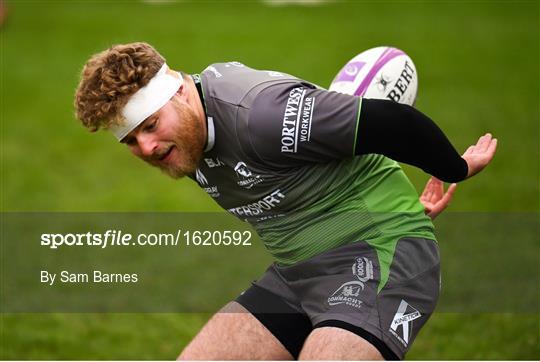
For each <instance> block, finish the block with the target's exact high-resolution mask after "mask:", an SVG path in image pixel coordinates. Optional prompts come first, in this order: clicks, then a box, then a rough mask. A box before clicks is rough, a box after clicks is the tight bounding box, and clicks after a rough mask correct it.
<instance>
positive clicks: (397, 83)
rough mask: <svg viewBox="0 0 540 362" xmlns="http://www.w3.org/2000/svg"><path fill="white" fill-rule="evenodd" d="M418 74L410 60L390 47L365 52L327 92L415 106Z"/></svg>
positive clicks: (347, 67)
mask: <svg viewBox="0 0 540 362" xmlns="http://www.w3.org/2000/svg"><path fill="white" fill-rule="evenodd" d="M417 89H418V74H417V73H416V67H415V66H414V63H413V61H412V59H411V58H410V57H409V56H408V55H407V54H405V52H404V51H402V50H400V49H397V48H392V47H377V48H372V49H369V50H366V51H365V52H362V53H360V54H358V55H357V56H355V57H354V58H352V59H351V60H350V61H349V62H348V63H347V64H345V66H344V67H343V68H342V69H341V70H340V71H339V73H338V74H337V75H336V77H335V78H334V80H333V81H332V84H331V85H330V88H329V90H331V91H336V92H339V93H345V94H351V95H356V96H360V97H365V98H379V99H390V100H393V101H395V102H399V103H404V104H408V105H410V106H412V105H414V102H415V100H416V91H417Z"/></svg>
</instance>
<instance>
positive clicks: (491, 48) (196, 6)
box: [0, 1, 540, 359]
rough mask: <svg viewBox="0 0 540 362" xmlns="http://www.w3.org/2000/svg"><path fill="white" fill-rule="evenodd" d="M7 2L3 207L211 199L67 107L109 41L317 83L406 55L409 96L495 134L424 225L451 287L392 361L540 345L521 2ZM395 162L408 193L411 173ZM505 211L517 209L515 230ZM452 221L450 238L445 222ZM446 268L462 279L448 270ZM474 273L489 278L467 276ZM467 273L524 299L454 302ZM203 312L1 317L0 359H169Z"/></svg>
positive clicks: (185, 205)
mask: <svg viewBox="0 0 540 362" xmlns="http://www.w3.org/2000/svg"><path fill="white" fill-rule="evenodd" d="M7 7H8V16H7V19H6V23H5V24H4V25H3V27H2V29H1V30H0V36H1V56H0V62H1V64H0V69H1V71H0V76H1V78H0V88H1V89H0V91H1V94H0V106H1V114H0V116H1V122H0V134H1V135H0V136H1V145H0V153H1V182H0V184H1V192H0V196H1V205H0V209H1V211H2V212H3V213H12V212H30V211H32V212H36V211H40V212H89V211H97V212H111V211H115V212H119V211H127V212H163V211H167V212H183V211H197V212H215V211H218V210H219V208H218V206H217V205H216V204H215V203H214V202H213V201H212V200H211V198H209V197H208V196H207V195H206V194H205V193H204V192H203V191H202V190H200V189H199V188H198V186H197V185H195V184H194V183H192V182H190V181H189V180H181V181H173V180H170V179H168V178H166V177H163V176H162V175H161V174H160V173H159V172H158V171H155V170H150V169H148V167H147V166H146V165H144V164H143V163H142V162H140V161H138V160H136V159H134V158H133V157H132V156H130V155H129V153H128V152H127V150H126V149H125V148H123V147H120V146H118V145H116V143H115V141H114V139H113V137H112V136H111V135H110V134H107V133H98V134H93V135H91V134H89V133H88V132H87V131H86V130H85V129H84V128H83V127H82V126H80V125H79V124H78V122H77V121H76V120H75V119H74V117H73V106H72V102H73V92H74V89H75V87H76V85H77V82H78V76H79V72H80V70H81V68H82V65H83V64H84V62H85V61H86V59H87V58H88V57H89V56H90V55H91V54H92V53H95V52H98V51H101V50H102V49H104V48H106V47H108V46H110V45H112V44H116V43H125V42H132V41H147V42H149V43H151V44H153V45H154V46H155V47H156V48H157V49H158V50H160V52H161V53H162V54H163V55H164V56H165V57H166V58H167V62H168V64H169V65H170V66H172V67H173V68H176V69H181V70H184V71H186V72H193V73H194V72H200V71H201V70H202V69H204V68H205V67H206V66H207V65H208V64H210V63H213V62H218V61H230V60H237V61H241V62H243V63H245V64H247V65H250V66H252V67H254V68H259V69H273V70H279V71H283V72H287V73H291V74H294V75H297V76H299V77H302V78H305V79H308V80H310V81H312V82H315V83H317V84H320V85H328V84H329V83H330V81H331V80H332V79H333V77H334V75H335V74H336V73H337V71H338V70H339V69H340V68H341V66H342V65H343V64H344V63H345V62H346V61H348V60H349V59H350V58H351V57H352V56H354V55H356V54H357V53H359V52H360V51H363V50H365V49H368V48H371V47H374V46H379V45H392V46H397V47H399V48H401V49H403V50H405V51H406V52H407V53H408V54H409V55H410V56H411V57H412V58H413V59H414V61H415V64H416V66H417V69H418V71H419V95H418V100H417V107H418V108H419V109H420V110H422V111H424V112H425V113H427V114H428V115H430V116H431V117H432V118H433V119H434V120H436V121H437V123H438V124H439V125H440V126H441V128H442V129H443V130H444V131H445V132H446V133H447V135H448V136H449V138H450V139H451V140H452V141H453V142H454V144H455V145H456V147H457V148H458V149H460V150H464V149H465V148H466V147H467V146H468V145H469V144H470V143H471V142H473V141H475V139H476V138H477V137H478V136H479V135H481V134H482V133H484V132H486V131H490V132H492V133H493V134H494V135H495V136H496V137H497V138H499V150H498V153H497V155H496V158H495V160H494V162H493V163H492V164H491V165H490V166H489V167H488V168H487V169H486V170H485V171H484V172H483V174H482V175H480V176H479V177H477V178H474V179H472V180H469V181H467V182H465V183H464V184H463V185H460V186H459V187H458V191H457V194H456V196H455V199H454V201H453V203H452V205H451V207H450V209H449V211H448V213H449V214H447V215H443V216H442V217H441V220H440V221H439V223H440V226H441V232H442V235H441V234H440V235H439V241H440V242H441V250H442V259H443V272H444V273H443V275H444V276H445V278H446V283H447V284H446V285H448V288H447V290H449V291H450V294H449V295H448V296H444V295H443V298H445V297H447V299H444V300H442V301H441V306H442V308H441V310H440V311H439V312H438V313H437V314H435V315H434V316H433V317H432V321H431V322H430V323H428V324H427V326H426V327H425V329H423V330H422V332H421V334H420V335H419V337H418V338H417V340H416V342H415V345H414V347H413V348H412V350H411V352H410V353H409V355H408V358H410V359H539V358H540V347H539V346H540V314H539V303H540V301H539V299H538V297H539V284H540V283H539V280H538V278H539V276H538V273H537V272H536V270H535V267H536V266H537V265H538V262H540V249H539V244H538V241H539V240H538V235H539V234H538V233H537V230H538V221H535V220H538V216H539V211H540V114H539V112H540V104H539V96H540V94H539V84H540V82H539V81H540V76H539V64H540V55H539V44H540V35H539V32H540V31H539V29H540V27H539V26H540V20H539V14H540V5H539V3H538V2H493V3H492V2H479V1H475V2H463V1H460V2H441V3H439V2H418V1H415V2H396V1H393V2H371V1H354V2H352V1H351V2H341V1H340V2H329V3H323V4H319V5H311V6H304V5H287V6H270V5H268V4H266V3H263V2H255V1H253V2H251V1H234V2H219V1H204V2H203V1H201V2H189V1H178V2H165V3H159V2H156V3H151V2H136V3H135V2H134V3H129V2H120V1H117V2H98V1H88V2H85V1H78V2H64V1H54V2H52V1H51V2H46V1H43V2H42V1H8V2H7ZM405 169H406V172H407V174H408V175H409V176H410V178H411V180H412V181H413V183H414V184H415V185H416V186H417V189H418V190H421V189H422V187H423V183H424V182H425V181H426V179H427V176H426V175H425V174H423V173H422V172H421V171H418V170H416V169H413V168H410V167H405ZM482 215H483V216H482ZM485 215H488V218H489V215H497V217H494V218H491V219H490V220H492V221H493V220H498V221H499V222H498V223H497V224H496V225H495V224H490V223H487V222H486V223H481V222H478V223H477V222H475V221H476V220H482V217H485ZM521 215H524V219H527V220H533V221H532V222H529V223H527V224H526V225H525V226H523V225H522V224H520V218H521ZM3 217H4V216H3ZM449 220H451V221H453V220H456V222H452V223H450V222H449ZM460 220H461V221H463V223H462V222H460ZM465 220H467V222H465ZM471 220H472V222H471ZM465 224H466V225H468V226H467V229H466V230H468V234H467V238H463V236H462V235H460V233H459V231H460V230H463V227H464V226H463V225H465ZM491 236H493V240H495V241H496V242H495V241H494V242H493V244H490V239H489V237H491ZM4 237H5V234H4V231H2V241H1V242H2V249H1V250H2V255H1V258H2V262H4V261H5V260H6V259H8V258H10V255H9V254H8V253H7V252H6V249H5V247H4V246H5V240H4ZM257 250H260V251H262V247H260V249H257ZM486 255H487V256H486ZM18 260H19V259H18ZM29 260H32V258H29ZM24 261H25V259H24V257H22V258H21V259H20V262H21V267H23V266H24V265H23V264H22V263H24ZM267 261H268V260H266V259H265V262H267ZM498 261H503V263H502V264H501V265H500V266H499V265H498V263H496V262H498ZM191 264H192V265H195V266H196V263H195V262H192V263H191ZM201 264H202V263H201ZM463 265H467V267H468V269H467V270H474V271H475V273H476V274H474V275H473V276H469V275H464V274H462V273H463ZM264 266H265V265H256V266H254V269H256V270H254V271H253V275H247V273H245V272H242V273H240V272H238V271H237V272H236V273H237V274H238V275H239V277H240V276H241V277H243V278H246V280H251V279H254V278H256V277H257V275H258V274H259V273H260V271H261V270H263V269H264ZM533 267H534V268H533ZM4 268H5V267H4V266H2V275H3V276H2V279H3V278H4V271H5V269H4ZM178 268H179V270H183V272H184V273H190V272H191V273H196V270H197V268H196V267H194V268H190V269H189V270H188V271H186V270H184V269H182V265H178ZM484 270H488V271H489V273H488V272H486V273H485V275H480V274H482V271H484ZM496 272H499V273H500V279H499V275H497V274H496ZM231 275H235V274H234V273H232V274H231ZM186 277H188V278H189V277H190V274H186ZM459 278H463V279H459ZM467 278H470V279H474V278H477V279H475V280H480V281H482V280H484V281H488V280H489V281H493V285H492V284H489V283H488V284H489V292H484V293H483V294H482V293H480V295H481V296H483V297H486V296H487V297H489V296H491V297H493V298H498V297H499V296H501V295H504V296H505V297H506V298H509V299H515V300H521V298H523V297H522V296H525V297H524V298H525V299H526V300H527V301H529V302H530V303H529V304H527V305H525V306H523V305H520V306H519V307H512V304H504V305H503V307H497V308H495V307H493V308H489V307H487V308H484V309H482V308H476V309H474V310H473V311H472V312H471V311H467V308H466V307H467V306H468V305H477V304H479V303H478V302H480V303H481V302H482V300H476V301H475V300H473V299H474V294H471V293H473V292H474V290H473V289H468V288H470V287H471V285H472V284H473V283H472V282H468V284H467V283H464V284H465V286H466V287H467V288H462V289H461V290H455V283H454V284H452V281H456V280H466V279H467ZM482 278H484V279H482ZM444 282H445V281H444V280H443V283H444ZM498 282H500V285H497V283H498ZM513 283H516V284H513ZM453 286H454V287H453ZM483 286H484V284H481V285H480V287H483ZM506 286H510V287H509V289H505V288H504V287H506ZM5 291H6V289H5V286H4V285H2V286H0V293H4V292H5ZM460 291H461V293H462V294H461V297H459V296H460V294H459V293H460ZM514 293H515V295H514ZM472 302H475V303H472ZM445 303H446V304H445ZM488 304H489V303H488ZM508 305H511V306H510V307H508ZM459 306H461V307H462V308H459ZM205 312H206V311H205ZM208 312H209V311H208ZM209 316H210V314H209V313H203V312H202V311H201V312H200V313H135V314H130V313H125V314H122V313H78V314H77V313H4V314H2V315H1V320H0V347H1V348H0V358H2V359H171V358H175V357H176V356H177V354H178V353H179V351H180V350H181V348H182V346H184V345H185V344H186V343H188V342H189V340H190V339H191V338H192V337H193V336H194V334H195V333H196V332H197V331H198V329H199V328H200V327H201V326H202V325H203V324H204V322H205V321H206V319H207V318H208V317H209Z"/></svg>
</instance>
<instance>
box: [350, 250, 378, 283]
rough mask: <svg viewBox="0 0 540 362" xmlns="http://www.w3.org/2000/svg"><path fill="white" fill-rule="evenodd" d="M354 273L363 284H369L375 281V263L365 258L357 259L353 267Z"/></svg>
mask: <svg viewBox="0 0 540 362" xmlns="http://www.w3.org/2000/svg"><path fill="white" fill-rule="evenodd" d="M352 273H353V275H354V276H356V277H357V278H358V280H360V281H361V282H364V283H365V282H367V281H368V280H371V279H373V263H372V262H371V260H369V259H368V258H366V257H365V256H363V257H359V258H356V260H355V262H354V264H353V266H352Z"/></svg>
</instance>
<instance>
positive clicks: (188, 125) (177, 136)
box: [144, 98, 206, 179]
mask: <svg viewBox="0 0 540 362" xmlns="http://www.w3.org/2000/svg"><path fill="white" fill-rule="evenodd" d="M171 101H172V104H173V107H174V109H175V111H176V112H177V114H178V119H179V122H177V123H175V124H174V126H173V130H172V131H173V135H174V136H173V137H172V139H171V141H169V142H165V143H163V144H162V145H161V147H160V149H159V150H157V151H156V152H155V153H154V154H153V155H152V156H151V157H148V158H144V161H146V162H147V163H149V164H150V165H152V166H154V167H157V168H159V169H160V170H161V171H163V172H164V173H165V174H167V175H168V176H170V177H172V178H174V179H179V178H182V177H184V176H186V175H189V174H192V173H194V172H195V170H196V169H197V167H198V165H199V162H200V160H201V158H202V154H203V148H204V145H205V142H206V139H205V134H206V132H205V129H204V126H203V124H201V121H200V120H199V119H198V118H197V115H196V113H195V111H193V110H192V109H191V108H190V107H189V106H187V105H186V104H183V103H181V102H180V101H178V100H177V99H175V98H173V99H172V100H171ZM172 152H174V155H171V156H173V159H172V160H170V162H166V163H164V162H162V159H163V158H164V157H167V155H168V154H169V153H172Z"/></svg>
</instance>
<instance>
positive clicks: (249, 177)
mask: <svg viewBox="0 0 540 362" xmlns="http://www.w3.org/2000/svg"><path fill="white" fill-rule="evenodd" d="M234 171H235V172H236V176H237V177H238V181H237V184H238V186H242V187H243V188H246V189H248V190H249V189H250V188H252V187H253V186H255V185H257V184H259V183H261V182H263V178H262V177H261V176H259V175H254V174H253V173H252V172H251V171H250V170H249V168H248V167H247V165H246V164H245V163H244V162H242V161H240V162H238V163H237V164H236V166H234Z"/></svg>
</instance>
